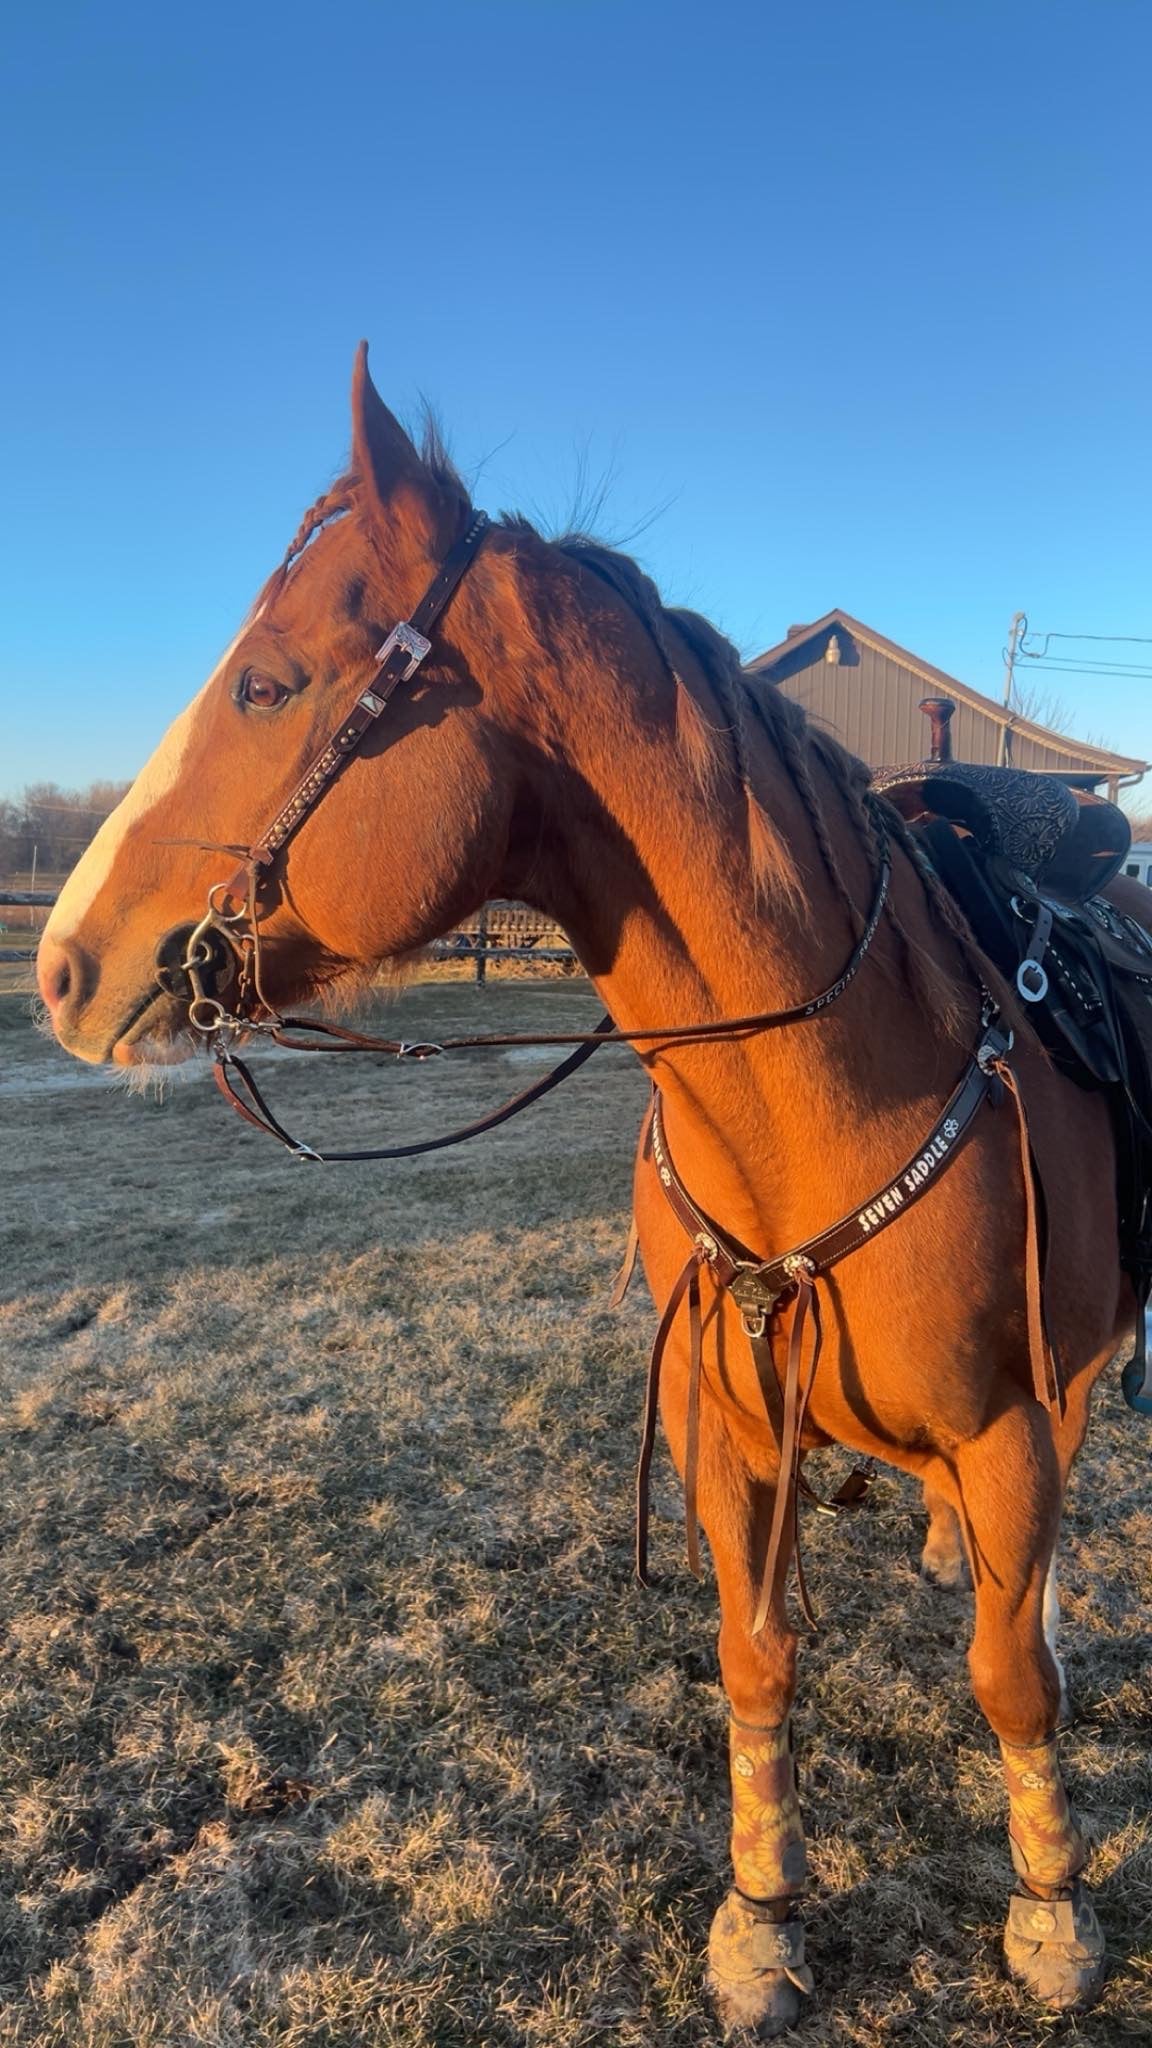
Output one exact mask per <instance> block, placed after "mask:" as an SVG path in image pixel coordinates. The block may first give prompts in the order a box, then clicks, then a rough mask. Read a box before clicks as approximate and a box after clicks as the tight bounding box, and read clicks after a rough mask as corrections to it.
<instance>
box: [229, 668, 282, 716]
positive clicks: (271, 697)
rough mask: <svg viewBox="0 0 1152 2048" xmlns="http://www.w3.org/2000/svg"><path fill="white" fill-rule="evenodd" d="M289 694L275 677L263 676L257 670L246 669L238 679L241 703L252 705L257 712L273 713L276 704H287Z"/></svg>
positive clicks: (261, 672)
mask: <svg viewBox="0 0 1152 2048" xmlns="http://www.w3.org/2000/svg"><path fill="white" fill-rule="evenodd" d="M289 694H290V692H289V691H287V690H286V689H285V688H284V685H283V683H278V682H277V681H276V678H275V676H268V675H265V674H264V673H263V671H262V670H261V669H258V668H250V669H246V670H245V671H244V674H243V675H242V676H241V678H240V691H239V695H240V700H241V702H242V703H244V704H254V705H255V706H256V708H257V710H258V711H274V710H275V709H276V706H277V705H278V704H284V703H286V702H287V699H288V697H289Z"/></svg>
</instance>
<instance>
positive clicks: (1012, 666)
mask: <svg viewBox="0 0 1152 2048" xmlns="http://www.w3.org/2000/svg"><path fill="white" fill-rule="evenodd" d="M1027 623H1028V618H1027V614H1026V613H1024V612H1013V614H1012V624H1011V625H1010V626H1009V628H1008V648H1007V652H1006V653H1005V656H1004V662H1005V667H1004V708H1005V710H1006V711H1011V709H1012V685H1013V682H1014V680H1015V670H1016V656H1017V654H1018V653H1019V651H1020V639H1021V635H1022V633H1023V630H1024V627H1025V626H1026V625H1027ZM1011 742H1012V731H1011V727H1010V726H1009V724H1008V721H1007V719H1005V721H1004V724H1003V725H1002V726H1001V727H1000V747H999V751H998V753H997V756H996V759H997V762H998V764H999V766H1000V767H1001V768H1005V767H1007V765H1008V762H1009V761H1010V760H1011V758H1012V743H1011Z"/></svg>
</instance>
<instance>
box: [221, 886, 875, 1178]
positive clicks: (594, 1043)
mask: <svg viewBox="0 0 1152 2048" xmlns="http://www.w3.org/2000/svg"><path fill="white" fill-rule="evenodd" d="M891 874H892V869H891V860H890V857H889V854H888V849H887V846H885V847H884V851H883V855H882V858H881V862H880V872H879V878H878V880H877V885H876V894H875V897H874V898H873V902H872V908H871V910H870V911H869V914H868V920H867V923H866V924H865V926H864V929H863V931H862V932H861V933H860V936H859V938H858V939H857V941H856V944H855V945H854V947H853V948H852V953H851V956H850V958H849V959H848V961H847V963H846V965H845V967H844V968H843V970H842V972H841V973H840V974H839V975H838V976H837V978H836V980H835V981H834V982H832V983H830V984H829V986H828V987H827V988H826V989H823V990H822V991H821V993H820V994H819V995H818V996H813V997H812V998H811V1000H810V1001H809V1002H806V1003H794V1004H793V1005H792V1006H791V1008H789V1009H786V1010H759V1011H754V1012H753V1013H752V1014H751V1015H749V1016H746V1017H721V1018H712V1019H708V1020H704V1021H701V1022H699V1023H696V1024H665V1025H654V1026H653V1027H652V1028H651V1029H647V1030H636V1031H621V1030H618V1029H617V1028H616V1027H615V1026H614V1025H613V1022H612V1019H611V1017H610V1016H609V1015H607V1014H606V1015H605V1016H603V1017H602V1018H601V1019H600V1021H599V1023H598V1024H597V1025H596V1027H595V1029H594V1030H592V1031H551V1032H540V1033H537V1034H533V1033H531V1032H496V1031H491V1032H488V1031H486V1032H477V1033H475V1034H473V1035H471V1036H469V1037H464V1038H443V1039H439V1040H438V1041H436V1042H435V1043H432V1042H430V1041H425V1040H415V1041H409V1040H406V1039H396V1038H372V1037H369V1036H368V1035H367V1034H365V1033H363V1032H359V1031H352V1030H349V1029H348V1027H347V1026H346V1025H340V1024H330V1023H328V1022H326V1021H325V1020H324V1019H317V1018H306V1017H278V1016H275V1015H273V1017H272V1018H270V1019H269V1020H268V1021H266V1022H262V1021H260V1020H259V1019H257V1020H248V1021H247V1022H244V1021H242V1020H240V1019H237V1020H235V1022H234V1023H233V1022H232V1020H230V1019H227V1018H225V1020H224V1021H223V1023H217V1024H216V1025H215V1026H214V1037H215V1044H214V1058H215V1063H216V1064H215V1079H216V1085H217V1087H218V1088H219V1089H220V1092H221V1094H222V1095H223V1096H224V1099H225V1101H226V1102H228V1103H229V1104H230V1105H231V1107H232V1108H233V1109H234V1110H236V1111H237V1113H238V1114H239V1115H240V1116H242V1117H243V1118H244V1120H245V1122H246V1123H250V1124H252V1125H254V1126H255V1128H256V1129H257V1130H262V1131H266V1132H268V1134H269V1135H270V1136H271V1137H273V1138H275V1139H276V1140H277V1141H278V1143H280V1144H281V1145H283V1146H285V1147H286V1148H287V1150H288V1151H289V1152H291V1153H292V1156H293V1158H295V1159H306V1160H312V1161H314V1162H315V1163H316V1164H317V1165H321V1166H327V1165H336V1164H340V1165H344V1164H347V1163H349V1162H354V1161H360V1160H370V1159H411V1158H414V1157H417V1156H418V1155H419V1154H421V1153H424V1152H440V1151H443V1150H444V1149H445V1148H446V1147H447V1146H450V1145H460V1144H464V1143H465V1142H466V1141H467V1140H468V1139H469V1138H477V1137H480V1136H481V1135H482V1134H483V1133H484V1132H485V1131H492V1130H495V1129H496V1128H497V1126H498V1125H499V1124H503V1123H507V1122H508V1121H509V1119H510V1118H512V1117H514V1116H519V1115H520V1113H521V1111H522V1110H525V1109H528V1108H530V1107H531V1105H532V1103H534V1102H539V1101H540V1099H541V1097H542V1096H544V1095H548V1094H550V1093H551V1091H552V1090H553V1088H558V1087H559V1086H560V1084H561V1082H562V1081H566V1080H567V1079H568V1077H569V1075H570V1074H574V1073H576V1071H577V1070H578V1068H580V1067H582V1066H584V1064H585V1063H586V1061H588V1060H590V1059H591V1057H592V1055H593V1053H594V1052H598V1051H599V1049H600V1047H601V1046H602V1045H633V1046H636V1045H647V1046H650V1047H651V1048H653V1049H655V1048H657V1047H659V1046H662V1045H684V1044H705V1043H712V1042H714V1041H718V1040H724V1039H741V1038H751V1037H754V1036H756V1035H757V1034H758V1033H760V1032H764V1031H775V1030H779V1029H780V1028H782V1027H783V1026H785V1025H788V1024H801V1023H804V1022H806V1021H807V1019H809V1018H811V1017H818V1016H819V1015H820V1014H821V1012H822V1011H824V1010H827V1009H828V1008H829V1007H830V1006H831V1004H833V1003H834V1002H835V1001H836V1000H837V998H838V997H839V996H841V995H842V994H843V993H844V990H845V989H846V988H847V987H848V986H849V984H850V983H851V982H852V981H854V980H855V977H856V975H857V973H858V972H859V970H860V968H861V966H862V965H863V962H864V958H865V955H866V954H867V952H868V949H869V947H870V946H871V944H872V941H873V939H874V938H875V936H876V930H877V927H878V925H879V923H880V919H881V917H882V916H883V914H884V906H885V904H886V903H887V901H888V889H889V883H890V881H891ZM229 1026H231V1028H232V1029H243V1030H245V1031H255V1032H259V1033H261V1034H263V1035H265V1036H267V1037H268V1038H270V1039H271V1040H272V1041H273V1043H274V1044H276V1045H280V1046H283V1047H285V1048H286V1049H287V1050H289V1051H295V1052H314V1053H349V1052H383V1053H390V1054H391V1055H392V1056H393V1057H394V1058H396V1059H398V1060H427V1059H435V1058H438V1057H439V1056H441V1055H443V1054H447V1053H450V1052H475V1051H479V1050H482V1049H489V1050H495V1049H497V1048H501V1047H503V1048H511V1047H514V1046H532V1047H538V1046H561V1045H570V1046H572V1047H573V1048H574V1050H573V1051H572V1052H570V1053H569V1054H568V1056H567V1058H565V1059H563V1060H561V1061H560V1063H559V1065H558V1066H555V1067H552V1068H551V1069H550V1070H549V1072H548V1073H547V1074H544V1075H542V1076H541V1078H540V1079H539V1080H538V1081H533V1082H532V1084H531V1085H530V1086H529V1087H528V1088H525V1089H523V1090H522V1091H521V1092H520V1093H519V1094H518V1095H514V1096H512V1097H511V1098H510V1100H509V1101H507V1102H503V1103H501V1104H500V1106H499V1108H497V1109H494V1110H490V1111H489V1112H488V1113H487V1115H485V1116H482V1117H478V1118H477V1119H476V1121H475V1122H474V1123H469V1124H462V1125H460V1126H459V1128H458V1129H456V1130H452V1131H445V1132H442V1133H441V1134H440V1135H439V1136H437V1137H435V1138H419V1139H415V1140H413V1141H412V1142H411V1143H410V1144H407V1145H380V1146H373V1147H370V1148H365V1149H361V1150H357V1151H351V1152H319V1151H317V1150H316V1148H315V1147H314V1146H312V1145H306V1144H305V1143H304V1142H303V1141H302V1140H301V1139H299V1138H295V1137H293V1136H292V1134H291V1132H290V1131H288V1130H286V1129H285V1127H284V1125H283V1124H282V1123H281V1122H280V1121H279V1119H278V1118H277V1117H276V1116H275V1115H274V1113H273V1111H272V1110H271V1109H270V1107H269V1105H268V1103H267V1101H266V1099H265V1097H264V1095H263V1093H262V1091H261V1089H260V1088H259V1087H258V1085H257V1082H256V1079H255V1077H254V1075H253V1073H252V1070H251V1068H250V1067H249V1066H248V1064H247V1062H246V1061H244V1060H242V1059H241V1058H240V1057H239V1056H238V1055H237V1054H236V1053H235V1052H234V1051H233V1050H232V1049H231V1047H230V1045H229V1044H228V1042H227V1038H226V1037H225V1036H224V1032H225V1031H226V1030H227V1028H228V1027H229ZM304 1032H306V1033H309V1034H311V1035H310V1036H308V1037H300V1036H296V1035H293V1034H298V1033H304ZM317 1034H318V1036H317Z"/></svg>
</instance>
